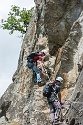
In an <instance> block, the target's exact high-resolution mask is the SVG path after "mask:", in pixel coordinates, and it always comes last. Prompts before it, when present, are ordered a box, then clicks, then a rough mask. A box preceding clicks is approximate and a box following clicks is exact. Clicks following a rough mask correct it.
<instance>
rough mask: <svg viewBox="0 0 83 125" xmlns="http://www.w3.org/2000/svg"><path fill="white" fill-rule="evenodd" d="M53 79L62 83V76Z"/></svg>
mask: <svg viewBox="0 0 83 125" xmlns="http://www.w3.org/2000/svg"><path fill="white" fill-rule="evenodd" d="M55 80H56V81H59V82H60V83H63V78H62V77H57V78H56V79H55Z"/></svg>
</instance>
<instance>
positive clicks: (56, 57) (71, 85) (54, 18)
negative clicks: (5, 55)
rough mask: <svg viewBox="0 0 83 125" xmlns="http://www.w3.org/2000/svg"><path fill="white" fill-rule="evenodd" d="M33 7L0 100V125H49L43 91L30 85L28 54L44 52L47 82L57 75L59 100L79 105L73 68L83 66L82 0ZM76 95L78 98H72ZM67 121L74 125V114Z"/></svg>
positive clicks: (78, 76) (78, 78)
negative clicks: (60, 89)
mask: <svg viewBox="0 0 83 125" xmlns="http://www.w3.org/2000/svg"><path fill="white" fill-rule="evenodd" d="M35 3H36V7H35V9H34V12H33V16H32V19H31V21H30V24H29V27H28V30H27V33H26V34H25V37H24V40H23V43H22V47H21V51H20V55H19V60H18V67H17V70H16V72H15V73H14V75H13V77H12V80H13V83H12V84H10V86H9V87H8V89H7V90H6V91H5V93H4V94H3V96H2V97H1V99H0V107H1V106H2V105H3V104H5V103H4V102H6V101H7V102H8V103H7V104H8V105H7V104H6V105H4V107H6V108H5V111H4V113H3V111H2V109H1V111H0V113H1V114H0V117H1V118H0V125H3V124H5V125H43V124H44V125H51V123H50V117H49V114H50V113H49V107H48V104H47V101H46V98H44V97H43V95H42V89H43V87H41V88H40V87H38V86H37V85H36V84H35V85H34V83H33V81H32V72H31V70H30V69H28V68H27V67H26V61H27V55H28V54H29V53H31V52H32V51H38V50H42V49H46V50H47V56H46V58H45V62H44V63H45V65H46V67H47V68H48V70H49V71H50V80H54V79H55V77H56V76H57V75H59V76H62V77H63V78H64V85H63V86H62V88H63V91H62V98H63V100H64V99H65V98H67V99H70V97H71V99H72V100H74V101H76V102H77V101H78V98H79V101H82V96H83V95H82V72H81V71H80V72H81V73H80V72H79V70H78V65H77V64H78V63H79V62H81V65H83V47H82V46H83V45H82V44H83V41H82V37H83V25H82V24H83V0H80V1H78V0H70V1H69V0H35ZM47 82H49V81H47ZM80 86H81V87H80ZM77 93H78V94H77ZM79 93H81V94H79ZM76 95H79V97H77V98H75V97H76ZM10 102H11V104H10ZM9 104H10V105H9ZM81 108H82V105H81ZM2 116H3V117H2ZM4 116H5V117H4ZM71 117H73V118H75V122H76V123H77V121H76V120H77V119H76V118H77V114H76V112H75V111H74V110H71V111H70V112H69V115H68V120H69V122H71V120H72V119H71ZM6 118H8V121H9V122H7V119H6ZM81 118H83V116H82V117H81ZM78 121H79V120H78ZM82 124H83V121H82V120H81V125H82Z"/></svg>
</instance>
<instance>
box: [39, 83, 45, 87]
mask: <svg viewBox="0 0 83 125" xmlns="http://www.w3.org/2000/svg"><path fill="white" fill-rule="evenodd" d="M45 84H46V83H44V82H38V86H39V87H42V86H44V85H45Z"/></svg>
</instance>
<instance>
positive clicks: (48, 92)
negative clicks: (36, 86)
mask: <svg viewBox="0 0 83 125" xmlns="http://www.w3.org/2000/svg"><path fill="white" fill-rule="evenodd" d="M53 86H54V85H53V84H51V83H49V84H46V85H45V86H44V88H43V96H44V97H50V95H51V92H52V90H53Z"/></svg>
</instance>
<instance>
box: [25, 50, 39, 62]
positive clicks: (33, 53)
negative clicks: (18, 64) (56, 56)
mask: <svg viewBox="0 0 83 125" xmlns="http://www.w3.org/2000/svg"><path fill="white" fill-rule="evenodd" d="M35 56H39V53H38V52H32V53H31V54H30V55H29V56H27V60H28V61H30V62H33V60H34V57H35Z"/></svg>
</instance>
